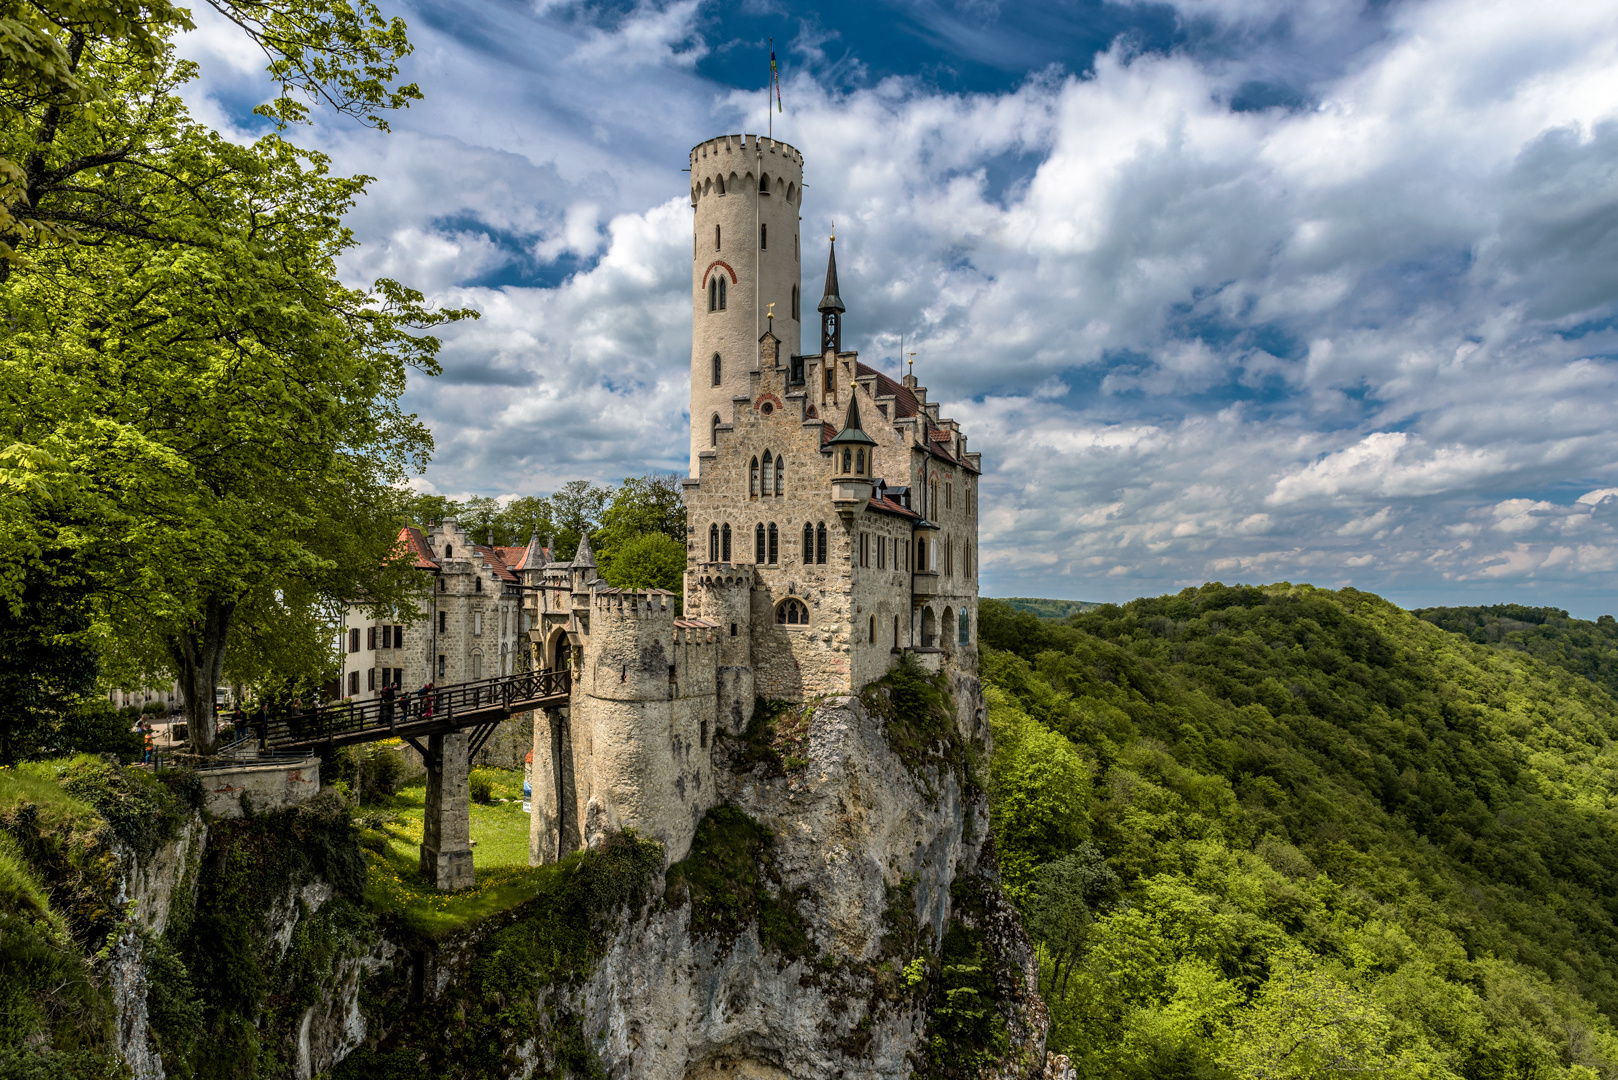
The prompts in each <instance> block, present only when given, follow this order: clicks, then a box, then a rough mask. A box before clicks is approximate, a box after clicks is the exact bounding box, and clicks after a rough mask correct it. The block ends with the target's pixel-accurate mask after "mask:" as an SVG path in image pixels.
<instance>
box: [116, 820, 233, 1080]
mask: <svg viewBox="0 0 1618 1080" xmlns="http://www.w3.org/2000/svg"><path fill="white" fill-rule="evenodd" d="M207 839H208V826H207V825H206V824H205V823H204V822H203V819H202V815H201V814H193V815H192V816H191V817H190V819H189V820H187V821H185V822H184V823H183V824H181V826H180V828H179V830H178V833H177V835H176V836H175V837H174V838H173V839H172V840H168V841H165V842H164V843H162V844H160V845H158V848H157V851H156V852H155V853H154V854H153V855H152V857H150V858H147V859H139V858H136V856H135V853H134V852H133V851H131V850H130V849H129V847H128V846H127V845H124V844H121V843H118V842H116V841H114V842H113V844H112V848H113V852H114V854H115V856H116V857H117V860H118V894H117V897H116V903H117V904H118V905H119V906H121V907H122V908H123V910H124V911H126V912H127V913H128V915H127V919H126V922H125V923H124V925H123V928H122V932H121V933H120V934H119V935H118V938H117V940H116V942H115V943H114V944H113V947H112V952H111V955H110V956H109V957H108V961H107V982H108V985H109V987H110V989H111V991H112V1007H113V1030H114V1033H115V1037H116V1046H117V1050H118V1056H119V1057H120V1058H121V1059H122V1060H123V1061H124V1063H125V1064H127V1065H128V1066H129V1070H130V1072H131V1073H132V1074H133V1075H134V1077H135V1078H136V1080H163V1075H164V1073H163V1059H162V1057H161V1056H160V1055H159V1054H158V1053H157V1051H156V1050H154V1049H153V1048H152V1045H151V1039H150V1037H149V1034H148V1032H147V1024H146V989H147V985H148V979H147V973H146V962H145V952H146V948H147V943H148V942H149V941H150V940H151V939H153V938H155V937H158V936H160V935H161V934H162V933H163V931H164V930H165V929H166V928H167V927H168V922H169V914H170V913H171V912H172V911H173V910H174V905H175V904H176V903H177V902H180V903H189V902H190V897H189V895H188V892H187V891H188V890H191V889H194V888H195V887H196V864H197V860H198V859H200V858H201V856H202V850H203V847H204V845H205V844H206V843H207Z"/></svg>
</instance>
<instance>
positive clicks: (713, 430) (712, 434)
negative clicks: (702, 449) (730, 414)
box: [708, 413, 719, 446]
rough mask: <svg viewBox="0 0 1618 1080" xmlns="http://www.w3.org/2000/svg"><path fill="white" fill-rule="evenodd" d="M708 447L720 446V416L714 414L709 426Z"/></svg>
mask: <svg viewBox="0 0 1618 1080" xmlns="http://www.w3.org/2000/svg"><path fill="white" fill-rule="evenodd" d="M708 445H709V446H718V445H719V414H718V413H714V414H713V421H712V422H711V423H710V424H709V425H708Z"/></svg>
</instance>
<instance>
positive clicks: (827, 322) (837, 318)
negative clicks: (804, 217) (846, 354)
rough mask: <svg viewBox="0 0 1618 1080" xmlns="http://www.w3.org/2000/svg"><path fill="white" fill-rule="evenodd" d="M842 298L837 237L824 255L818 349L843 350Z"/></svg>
mask: <svg viewBox="0 0 1618 1080" xmlns="http://www.w3.org/2000/svg"><path fill="white" fill-rule="evenodd" d="M847 310H848V309H847V308H845V307H843V298H842V296H841V295H840V294H839V291H838V288H837V237H835V236H833V237H832V238H831V253H830V254H829V255H827V256H826V295H824V296H822V297H821V298H820V351H821V352H822V353H824V352H827V351H828V350H829V351H831V352H834V353H837V352H842V351H843V312H845V311H847Z"/></svg>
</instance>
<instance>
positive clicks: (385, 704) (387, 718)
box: [382, 683, 394, 728]
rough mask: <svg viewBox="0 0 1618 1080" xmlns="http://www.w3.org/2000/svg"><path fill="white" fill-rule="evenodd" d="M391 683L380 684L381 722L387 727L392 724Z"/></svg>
mask: <svg viewBox="0 0 1618 1080" xmlns="http://www.w3.org/2000/svg"><path fill="white" fill-rule="evenodd" d="M393 694H394V690H393V684H392V683H383V684H382V722H383V723H384V724H386V725H388V727H390V728H391V727H392V726H393Z"/></svg>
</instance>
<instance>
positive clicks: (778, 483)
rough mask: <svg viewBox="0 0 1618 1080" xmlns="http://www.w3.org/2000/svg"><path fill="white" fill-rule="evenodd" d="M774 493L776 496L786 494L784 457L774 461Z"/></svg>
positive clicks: (785, 463) (785, 462) (785, 464)
mask: <svg viewBox="0 0 1618 1080" xmlns="http://www.w3.org/2000/svg"><path fill="white" fill-rule="evenodd" d="M775 493H776V494H777V495H785V494H786V493H787V459H786V458H784V457H778V458H776V459H775Z"/></svg>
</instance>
